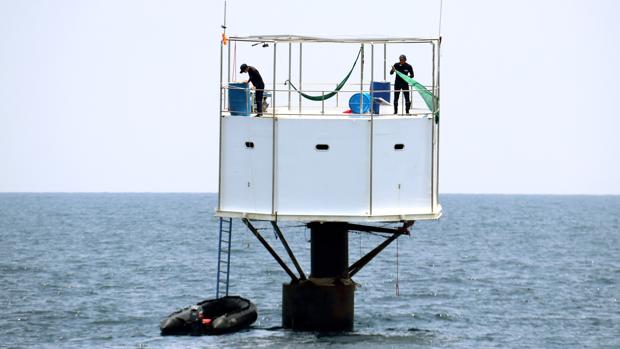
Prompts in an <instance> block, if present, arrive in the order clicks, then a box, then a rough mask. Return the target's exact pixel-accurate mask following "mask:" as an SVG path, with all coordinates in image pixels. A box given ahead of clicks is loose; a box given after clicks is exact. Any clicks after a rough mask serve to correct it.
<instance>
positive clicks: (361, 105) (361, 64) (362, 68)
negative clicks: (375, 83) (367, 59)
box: [360, 43, 364, 114]
mask: <svg viewBox="0 0 620 349" xmlns="http://www.w3.org/2000/svg"><path fill="white" fill-rule="evenodd" d="M360 50H361V51H362V53H361V55H362V57H361V58H362V60H361V63H360V114H363V112H364V98H363V97H364V44H363V43H362V44H361V46H360Z"/></svg>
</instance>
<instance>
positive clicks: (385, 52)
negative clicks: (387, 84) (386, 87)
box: [383, 44, 387, 81]
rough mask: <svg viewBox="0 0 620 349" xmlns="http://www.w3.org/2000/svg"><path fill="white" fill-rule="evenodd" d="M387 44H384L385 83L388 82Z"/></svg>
mask: <svg viewBox="0 0 620 349" xmlns="http://www.w3.org/2000/svg"><path fill="white" fill-rule="evenodd" d="M386 74H387V44H383V81H387V75H386Z"/></svg>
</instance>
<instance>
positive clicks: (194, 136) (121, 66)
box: [0, 0, 620, 195]
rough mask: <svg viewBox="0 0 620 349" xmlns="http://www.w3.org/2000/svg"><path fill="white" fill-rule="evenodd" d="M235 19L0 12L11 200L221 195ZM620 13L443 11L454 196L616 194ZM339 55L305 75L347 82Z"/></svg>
mask: <svg viewBox="0 0 620 349" xmlns="http://www.w3.org/2000/svg"><path fill="white" fill-rule="evenodd" d="M386 4H387V3H386ZM397 4H402V5H403V6H402V7H405V8H404V9H403V8H402V7H401V6H398V7H395V6H396V5H397ZM439 4H440V1H439V0H436V1H430V0H416V1H405V2H402V3H394V2H392V3H389V5H383V4H382V3H378V2H375V1H372V2H371V1H368V2H366V1H324V0H315V1H312V2H302V1H273V0H265V1H260V2H259V1H245V0H229V1H228V2H227V7H228V20H227V25H228V33H229V35H252V34H254V35H258V34H299V35H326V36H329V35H331V36H401V37H402V36H407V37H412V36H413V37H420V36H424V37H434V36H437V35H438V23H439ZM223 7H224V2H223V1H206V0H203V1H198V0H176V1H172V0H168V1H163V0H142V1H138V0H97V1H96V0H27V1H24V0H0V192H215V191H217V176H218V171H217V167H218V136H219V133H218V117H217V113H218V110H219V101H218V97H219V92H218V85H219V39H220V35H221V28H220V25H221V24H222V21H223ZM618 13H620V3H619V2H617V1H613V0H608V1H604V0H589V1H587V0H547V1H534V0H504V1H493V0H486V1H483V0H470V1H457V0H444V2H443V16H442V27H441V35H442V37H443V42H442V52H441V108H442V120H441V121H442V123H441V144H440V192H441V193H505V194H597V195H598V194H616V195H617V194H620V161H619V159H620V137H618V135H617V133H619V132H620V120H619V118H618V114H619V113H618V112H617V107H616V103H618V102H620V98H619V97H620V93H619V92H618V91H619V90H620V89H619V88H618V84H617V81H618V80H619V78H620V68H619V67H618V65H617V62H620V44H619V41H618V36H619V34H620V24H619V23H618V21H617V19H616V16H617V14H618ZM255 52H258V51H255ZM240 54H242V56H241V57H239V58H238V60H239V61H241V60H247V61H248V62H250V63H252V62H254V61H252V57H249V56H250V55H249V53H248V54H245V53H241V52H240ZM412 55H413V56H412ZM340 56H341V55H340V54H336V53H335V52H334V51H329V50H323V51H321V50H317V51H309V52H308V53H307V54H305V55H304V62H307V63H305V64H307V65H305V67H306V66H307V67H308V68H307V69H309V70H308V71H304V76H307V77H311V76H319V75H321V74H326V73H330V72H331V70H330V69H331V68H328V67H331V66H332V64H330V63H332V62H333V63H334V64H333V69H334V71H338V72H341V71H342V68H341V66H340V65H341V64H344V66H346V65H347V64H350V57H349V56H348V55H347V56H346V57H340ZM393 56H394V57H392V52H390V59H392V58H393V60H394V61H396V60H397V56H398V53H397V52H393ZM417 58H418V57H416V53H415V52H412V53H410V54H409V60H410V61H412V62H413V65H414V69H418V70H417V71H416V74H417V76H420V79H421V80H422V82H423V83H430V81H425V77H426V76H430V74H429V72H428V71H427V70H428V69H426V68H425V66H424V65H423V63H422V62H421V59H420V60H419V61H418V59H417ZM313 69H314V70H313ZM377 73H378V74H380V72H375V74H377ZM330 74H331V73H330ZM418 74H419V75H418ZM334 80H338V81H339V80H340V75H338V78H337V79H336V78H334ZM426 80H428V79H426Z"/></svg>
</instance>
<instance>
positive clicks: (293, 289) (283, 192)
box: [216, 34, 442, 331]
mask: <svg viewBox="0 0 620 349" xmlns="http://www.w3.org/2000/svg"><path fill="white" fill-rule="evenodd" d="M237 45H239V46H242V45H245V46H247V47H255V46H258V49H260V50H263V51H262V52H265V51H264V50H265V49H266V50H273V55H272V57H273V59H272V62H270V63H271V64H270V65H269V66H266V65H265V64H264V63H263V65H262V66H261V69H260V70H261V72H262V73H263V78H264V79H265V80H266V82H265V87H264V91H263V92H264V95H265V96H267V97H265V98H264V99H265V100H264V103H263V110H260V111H259V110H252V109H253V108H255V103H254V101H253V99H254V98H255V94H253V92H252V90H251V89H250V88H248V86H247V84H244V83H243V82H237V81H233V80H234V79H231V68H232V71H235V70H236V69H238V67H237V64H236V63H237V62H236V52H237ZM304 45H312V46H313V47H317V46H321V47H325V48H326V49H330V48H332V47H335V46H338V47H339V49H341V50H345V51H346V52H350V57H351V61H352V62H353V65H352V67H351V69H350V70H349V71H347V70H345V71H343V73H342V76H339V77H338V78H339V79H340V78H343V77H344V79H343V80H342V81H340V82H338V83H337V84H336V83H335V82H333V81H329V85H328V86H330V87H327V88H326V87H324V86H325V85H322V86H323V87H320V86H319V85H313V84H306V83H305V82H304V81H303V80H302V77H304V76H306V75H305V74H304V58H306V59H310V60H315V59H317V57H304ZM411 45H416V46H417V47H418V49H423V50H426V52H427V53H428V54H427V57H429V58H430V60H431V62H430V63H429V64H427V66H428V67H432V72H430V74H427V76H430V79H429V81H425V82H426V85H423V84H421V83H419V82H417V81H416V80H414V79H411V78H409V77H407V79H406V80H407V82H408V83H409V85H410V86H411V93H412V98H413V97H415V98H413V103H414V108H413V109H412V112H410V113H405V108H404V103H401V104H400V105H401V106H402V107H401V108H402V110H401V113H399V114H394V113H393V109H392V108H391V107H388V106H386V105H390V104H393V103H394V102H397V101H390V99H391V96H392V95H393V92H394V90H393V85H391V84H390V83H389V82H387V81H386V80H387V76H386V72H387V71H388V70H389V69H390V66H388V64H387V60H388V57H387V52H388V49H390V47H396V46H398V47H399V49H401V48H402V47H409V46H411ZM440 46H441V38H440V37H437V38H407V37H399V38H381V37H369V38H328V37H310V36H298V35H266V36H260V35H259V36H243V37H242V36H230V37H226V35H225V34H224V35H223V38H222V42H221V46H220V108H219V120H220V129H219V132H220V133H219V134H220V147H219V159H220V161H219V190H218V205H217V212H216V216H218V217H219V220H220V222H219V224H220V232H219V249H218V269H217V289H216V298H217V297H222V296H224V295H228V281H229V277H228V275H229V273H230V267H229V265H230V244H231V234H232V220H233V219H240V220H242V221H243V223H244V224H245V226H247V228H248V230H249V231H250V232H251V233H252V234H253V235H255V236H256V238H257V239H258V240H259V241H260V243H261V244H262V245H263V246H264V248H265V249H266V251H268V252H269V253H270V254H271V255H272V256H273V258H274V260H275V262H277V263H278V264H279V265H280V266H281V267H282V269H283V270H284V271H285V272H286V273H287V275H288V276H289V277H290V280H286V282H284V283H283V286H282V325H283V327H284V328H290V329H294V330H308V331H349V330H352V329H353V322H354V321H353V320H354V291H355V283H354V282H353V280H352V278H353V276H355V275H356V274H357V273H358V272H360V270H362V268H364V266H366V265H367V264H368V263H369V262H370V261H371V260H372V259H373V258H375V257H376V256H377V255H378V254H379V253H380V252H381V251H382V250H383V249H384V248H385V247H387V246H388V245H389V244H390V243H392V242H393V241H395V240H396V239H398V238H399V237H400V236H402V235H407V234H409V231H410V229H411V227H412V226H413V224H414V222H415V221H417V220H434V219H438V218H439V217H440V216H441V212H442V211H441V205H440V204H439V201H438V178H439V125H440V123H439V110H440V108H439V92H440V88H439V78H440V72H439V66H440V64H439V63H440V60H439V57H440V55H439V53H440ZM232 47H234V48H232ZM420 47H421V48H420ZM278 50H283V51H278ZM375 51H378V52H379V54H377V55H376V54H375ZM233 52H234V53H233ZM283 53H284V54H283ZM286 53H288V61H286V60H283V62H279V61H277V60H278V58H279V57H282V56H286ZM270 55H271V54H270ZM294 56H297V57H294ZM375 56H377V59H376V58H375ZM381 58H382V59H381ZM249 60H250V59H248V61H249ZM281 60H282V59H281ZM248 63H251V62H248ZM282 63H283V64H282ZM294 65H295V66H294ZM381 68H383V70H382V74H377V75H375V74H374V73H375V71H381ZM293 69H295V70H296V71H298V74H296V75H297V76H296V78H295V79H293V77H292V73H291V72H292V70H293ZM265 72H267V74H265ZM347 72H348V74H347ZM225 73H226V74H225ZM364 73H366V74H364ZM306 74H307V73H306ZM358 74H359V75H358ZM225 75H227V76H225ZM284 76H286V77H285V78H284ZM358 79H359V80H358ZM269 80H271V81H269ZM317 86H319V87H317ZM334 86H335V87H334ZM403 95H404V93H401V94H400V96H401V98H402V97H403ZM346 101H348V104H347V103H345V102H346ZM267 104H268V105H269V106H268V107H266V105H267ZM256 114H262V116H260V117H257V116H256ZM257 221H268V222H270V224H271V226H272V228H273V231H274V232H275V234H276V235H277V237H278V238H279V240H280V241H281V242H282V244H283V245H284V249H285V250H286V252H287V254H288V257H289V259H290V262H292V266H289V265H288V264H287V263H286V262H285V261H284V259H283V257H282V256H280V255H278V253H276V251H275V250H274V249H273V247H272V246H270V244H269V243H268V242H267V241H266V240H265V239H264V238H263V236H262V235H261V232H260V231H259V230H258V229H257V228H256V222H257ZM286 221H297V222H303V223H304V224H306V225H307V227H308V228H309V229H310V231H311V246H310V250H311V253H310V264H311V265H310V273H309V275H307V274H306V272H304V269H303V268H302V266H301V265H300V263H299V262H298V260H297V258H296V257H295V254H294V253H293V252H292V249H291V248H290V246H289V244H288V242H287V240H286V238H285V232H283V231H282V230H281V228H280V225H279V223H280V222H286ZM379 222H380V223H381V224H382V225H381V226H378V225H377V224H378V223H379ZM386 224H387V226H386ZM351 231H358V232H374V233H380V234H385V235H386V239H385V240H384V241H383V242H382V243H380V244H379V245H378V246H376V247H375V248H374V249H372V250H371V251H370V252H369V253H368V254H366V255H365V256H363V257H362V258H360V259H359V260H357V261H354V262H352V263H351V262H350V261H349V253H348V236H349V232H351ZM283 281H284V280H283Z"/></svg>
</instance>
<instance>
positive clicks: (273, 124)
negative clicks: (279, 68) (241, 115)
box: [259, 42, 290, 214]
mask: <svg viewBox="0 0 620 349" xmlns="http://www.w3.org/2000/svg"><path fill="white" fill-rule="evenodd" d="M277 45H278V44H277V42H274V43H273V90H272V92H271V112H272V115H271V214H275V213H276V152H277V148H276V143H277V142H276V139H277V137H276V46H277ZM289 86H290V85H289ZM260 112H262V111H259V113H260Z"/></svg>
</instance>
